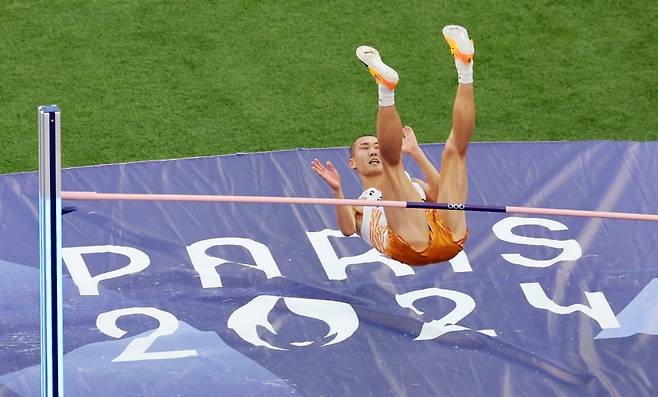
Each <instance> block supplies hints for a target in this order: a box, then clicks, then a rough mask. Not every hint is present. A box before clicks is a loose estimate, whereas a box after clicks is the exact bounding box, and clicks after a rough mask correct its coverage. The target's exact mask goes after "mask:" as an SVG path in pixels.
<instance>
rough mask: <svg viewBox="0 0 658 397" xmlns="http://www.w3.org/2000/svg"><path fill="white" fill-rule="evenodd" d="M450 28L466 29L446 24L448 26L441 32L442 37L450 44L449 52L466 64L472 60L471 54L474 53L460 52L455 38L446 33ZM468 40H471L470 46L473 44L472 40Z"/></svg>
mask: <svg viewBox="0 0 658 397" xmlns="http://www.w3.org/2000/svg"><path fill="white" fill-rule="evenodd" d="M450 29H463V30H464V31H466V29H464V28H462V27H461V26H456V25H448V26H446V27H444V28H443V32H442V33H443V38H444V39H445V41H446V42H447V43H448V45H449V46H450V52H451V53H452V55H453V56H454V57H455V58H457V59H459V60H460V61H462V62H464V63H465V64H467V65H468V64H469V63H471V62H472V61H473V55H474V54H475V52H471V53H464V52H461V51H460V50H459V45H458V44H457V40H456V39H454V38H452V37H450V36H448V34H447V31H448V30H450ZM467 34H468V33H467ZM469 40H470V39H469ZM470 42H471V46H474V44H473V40H470Z"/></svg>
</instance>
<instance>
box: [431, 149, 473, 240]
mask: <svg viewBox="0 0 658 397" xmlns="http://www.w3.org/2000/svg"><path fill="white" fill-rule="evenodd" d="M467 197H468V173H467V168H466V157H465V156H459V155H457V154H456V153H454V152H451V151H450V149H449V148H447V152H445V151H444V154H443V156H442V158H441V175H440V176H439V194H438V195H437V200H436V201H437V202H439V203H457V204H463V203H465V202H466V199H467ZM437 216H438V218H439V220H441V222H443V223H444V224H445V225H446V226H447V227H448V228H449V229H450V230H451V231H452V233H453V237H454V239H455V240H459V239H461V238H462V237H463V236H464V235H465V234H466V213H465V212H464V211H446V210H441V211H437Z"/></svg>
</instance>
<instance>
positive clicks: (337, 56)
mask: <svg viewBox="0 0 658 397" xmlns="http://www.w3.org/2000/svg"><path fill="white" fill-rule="evenodd" d="M656 15H658V3H657V2H649V1H628V2H624V3H623V6H620V5H619V3H618V2H615V1H569V2H566V1H527V2H521V3H519V2H512V1H473V2H464V1H461V2H457V1H431V2H430V1H407V2H403V3H401V2H398V1H379V2H376V3H372V2H348V1H322V2H316V1H301V0H298V1H285V2H280V1H276V2H275V1H256V0H254V1H237V0H226V1H221V2H216V3H215V2H211V1H199V0H192V1H186V2H178V1H59V0H58V1H48V2H46V1H12V0H3V1H2V2H1V3H0V37H1V39H0V93H1V95H0V104H1V105H2V115H1V116H0V136H1V137H2V142H1V144H0V173H7V172H15V171H25V170H33V169H36V167H37V134H36V107H37V105H40V104H50V103H56V104H58V105H60V107H61V109H62V135H63V138H62V140H63V142H62V145H63V164H64V165H65V166H76V165H86V164H99V163H114V162H124V161H133V160H144V159H162V158H177V157H188V156H198V155H211V154H222V153H234V152H249V151H263V150H274V149H285V148H295V147H329V146H347V145H349V143H350V142H351V141H352V139H353V138H354V137H355V136H357V135H358V134H361V133H366V132H372V131H373V129H374V116H375V111H376V103H377V93H376V86H375V85H374V84H373V83H372V81H371V79H370V77H369V76H368V74H367V72H366V71H365V69H364V68H362V67H361V66H360V64H359V63H358V61H357V60H356V58H355V57H354V49H355V48H356V47H357V46H358V45H359V44H365V43H367V44H371V45H374V46H375V47H377V48H378V49H379V50H380V52H381V53H382V56H383V58H384V60H385V61H386V62H387V63H389V64H390V65H392V66H394V67H395V68H396V69H397V70H398V71H399V73H400V76H401V82H400V86H399V88H398V90H397V95H396V102H397V106H398V109H399V111H400V113H401V115H402V118H403V122H405V123H407V124H409V125H411V126H412V127H414V129H415V130H416V133H417V135H418V136H419V139H420V140H421V141H422V142H441V141H444V140H445V138H446V136H447V133H448V132H449V129H450V117H449V115H450V109H451V105H452V98H453V95H454V91H455V85H456V74H455V71H454V65H453V64H452V60H451V57H450V56H449V52H448V49H447V45H445V43H443V41H442V39H440V32H441V27H442V26H443V25H445V24H449V23H459V24H463V25H465V26H466V27H468V28H469V31H470V33H471V36H472V37H473V38H474V40H475V42H476V49H477V54H476V63H475V84H476V85H475V87H476V103H477V111H478V127H477V130H476V134H475V138H474V139H475V140H480V141H491V140H494V141H507V140H532V141H541V140H585V139H619V140H658V112H657V104H658V66H657V65H658V45H657V44H656V43H658V33H657V32H658V26H657V25H658V23H657V22H656Z"/></svg>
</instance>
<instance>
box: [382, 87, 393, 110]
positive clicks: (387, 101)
mask: <svg viewBox="0 0 658 397" xmlns="http://www.w3.org/2000/svg"><path fill="white" fill-rule="evenodd" d="M393 105H395V91H394V90H391V89H390V88H388V87H386V86H385V85H384V84H379V106H393Z"/></svg>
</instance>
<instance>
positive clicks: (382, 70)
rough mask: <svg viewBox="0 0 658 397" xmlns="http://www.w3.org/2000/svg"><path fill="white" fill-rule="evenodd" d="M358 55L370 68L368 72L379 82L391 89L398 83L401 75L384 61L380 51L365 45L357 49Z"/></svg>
mask: <svg viewBox="0 0 658 397" xmlns="http://www.w3.org/2000/svg"><path fill="white" fill-rule="evenodd" d="M356 57H357V58H359V61H361V62H363V64H364V65H366V67H367V68H368V72H370V74H371V75H372V77H374V78H375V81H376V82H377V84H382V85H384V86H386V87H387V88H388V89H390V90H394V89H395V87H397V85H398V81H399V80H400V77H399V76H398V73H397V72H396V71H395V70H393V68H391V67H390V66H388V65H386V64H385V63H384V62H382V58H381V57H380V56H379V51H377V50H376V49H374V48H372V47H368V46H365V45H362V46H360V47H359V48H357V49H356Z"/></svg>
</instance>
